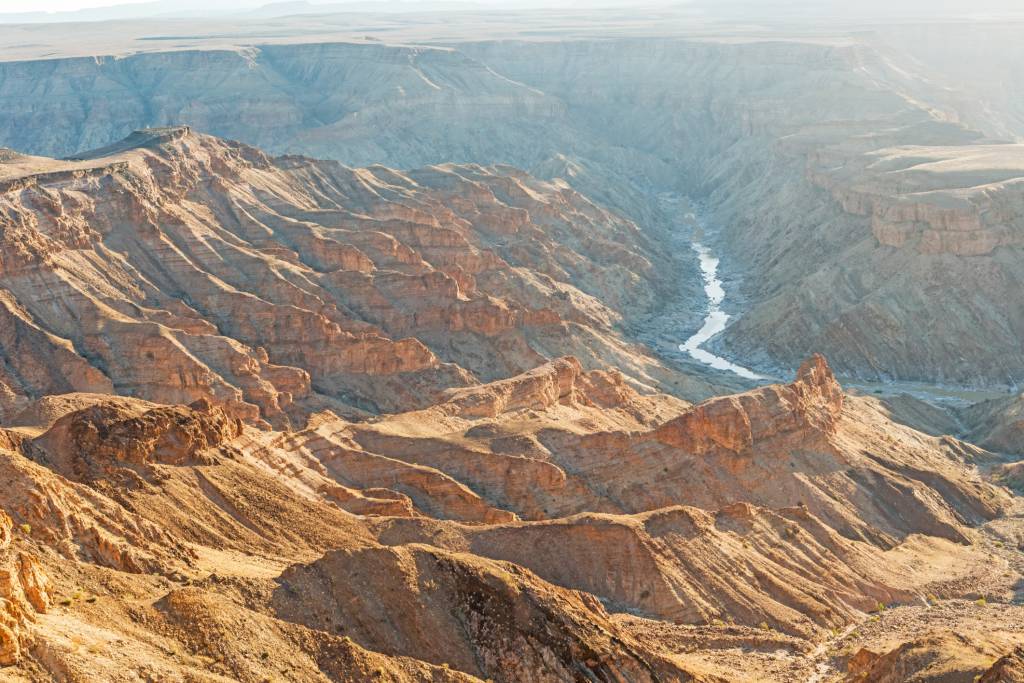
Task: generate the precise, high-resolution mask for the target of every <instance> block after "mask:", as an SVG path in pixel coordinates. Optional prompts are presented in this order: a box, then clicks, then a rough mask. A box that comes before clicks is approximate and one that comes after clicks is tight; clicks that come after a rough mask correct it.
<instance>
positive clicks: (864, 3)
mask: <svg viewBox="0 0 1024 683" xmlns="http://www.w3.org/2000/svg"><path fill="white" fill-rule="evenodd" d="M283 1H288V0H283ZM306 1H307V2H309V3H310V4H335V3H345V2H356V3H357V4H358V5H361V6H362V7H364V8H365V6H366V5H369V4H373V5H380V6H381V8H382V9H383V8H385V7H387V6H389V5H390V6H391V7H392V8H395V7H396V6H398V7H405V8H408V7H409V6H417V5H423V6H426V5H430V4H433V3H436V2H438V1H440V2H441V3H442V4H449V3H451V4H461V2H465V3H466V4H468V5H477V6H495V5H519V6H541V7H543V6H545V2H543V1H538V0H532V1H531V0H455V1H454V2H451V0H448V1H447V2H446V1H445V0H306ZM549 1H550V2H551V4H552V5H558V6H561V7H565V6H586V5H608V4H621V5H622V6H629V5H630V4H632V3H634V2H637V0H619V2H618V3H615V2H612V1H611V0H571V2H566V1H564V0H563V1H558V0H549ZM641 1H642V2H643V4H646V5H651V4H661V3H660V2H658V0H653V1H652V0H641ZM669 1H670V0H661V2H665V3H667V2H669ZM672 1H673V2H678V3H679V4H687V3H689V4H696V5H708V4H709V5H710V6H711V7H721V8H723V9H724V8H727V7H731V8H736V7H746V8H750V9H754V8H757V9H763V8H765V7H773V8H778V9H783V10H785V9H789V10H793V9H794V8H796V7H801V8H805V9H806V8H813V10H812V13H813V14H820V13H825V14H830V13H838V14H845V13H847V12H848V11H849V9H850V8H851V7H859V8H860V10H861V11H867V12H870V13H875V12H878V11H881V13H882V14H891V13H892V12H893V11H900V10H904V9H906V10H914V11H916V12H917V13H923V14H924V15H926V16H927V15H939V14H942V13H947V12H950V11H953V12H955V13H961V12H971V11H986V10H997V11H1002V12H1005V11H1008V10H1009V11H1012V12H1013V13H1014V14H1016V13H1017V12H1020V11H1021V9H1022V8H1024V0H672ZM275 2H282V0H0V15H2V14H14V13H25V12H69V11H75V10H82V9H95V8H100V7H114V6H122V7H124V11H128V12H129V13H130V14H136V13H137V12H138V11H140V10H142V11H145V10H144V9H143V8H146V6H147V5H149V6H150V7H149V12H146V13H148V14H151V13H152V11H153V9H155V8H157V7H158V8H159V11H160V12H167V11H168V10H171V11H174V10H179V11H180V10H188V11H192V10H201V11H202V12H203V13H206V12H214V13H216V12H217V11H218V10H220V11H229V10H237V9H249V8H255V7H259V6H261V5H266V4H271V3H275ZM131 5H136V6H137V9H136V10H135V11H134V12H133V11H131V8H130V6H131ZM154 6H155V7H154ZM121 11H122V10H118V11H117V13H118V14H120V12H121ZM801 11H803V10H801ZM98 18H110V15H109V13H104V14H103V15H102V16H100V17H98Z"/></svg>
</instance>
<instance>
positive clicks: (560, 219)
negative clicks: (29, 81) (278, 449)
mask: <svg viewBox="0 0 1024 683" xmlns="http://www.w3.org/2000/svg"><path fill="white" fill-rule="evenodd" d="M80 157H81V158H80V160H78V161H68V162H56V161H54V160H33V159H31V158H29V159H28V160H26V159H25V158H20V157H19V159H20V161H18V162H17V163H15V162H8V163H6V164H0V176H3V177H6V178H8V179H10V180H12V181H13V180H15V179H18V180H20V181H22V182H20V183H13V182H12V184H11V185H10V187H8V188H7V190H6V191H5V192H4V193H3V195H2V198H0V203H2V204H3V207H4V217H3V219H2V221H0V273H2V280H0V282H2V285H3V287H2V289H0V316H4V317H5V319H6V320H8V321H9V324H7V325H5V326H4V327H3V329H4V332H0V354H3V358H5V359H7V360H5V361H4V363H3V364H2V365H0V409H2V410H3V411H4V415H5V416H7V419H10V417H13V415H14V414H16V413H17V412H18V411H19V410H20V409H22V408H23V407H24V406H25V405H26V403H27V402H28V401H30V400H32V399H35V398H38V397H40V396H44V395H47V394H55V393H66V392H69V391H79V392H93V393H104V392H113V391H116V392H117V393H130V394H132V395H135V396H138V397H140V398H144V399H147V400H158V401H161V402H169V403H190V402H192V401H195V400H199V399H206V400H210V401H212V402H213V403H216V404H218V405H222V406H224V407H225V408H226V409H227V410H228V411H229V412H230V413H231V414H232V415H233V416H236V417H239V418H241V419H244V420H247V421H250V422H252V421H258V420H264V421H269V422H272V423H274V424H278V425H287V424H289V421H290V419H293V418H294V419H297V420H300V421H302V420H304V419H305V417H306V416H308V415H309V414H310V413H311V412H314V411H315V410H317V409H322V408H333V409H335V410H337V411H339V412H343V413H346V414H353V415H356V414H364V413H365V412H366V411H370V412H378V411H381V410H392V411H393V410H397V409H408V408H409V407H410V406H417V405H418V406H424V407H425V406H426V405H429V404H431V403H434V402H436V401H438V400H440V398H441V397H442V394H443V392H444V391H445V390H448V389H451V388H457V387H464V386H470V385H473V384H475V383H477V382H478V381H479V380H481V379H482V380H491V379H496V378H501V377H507V376H509V375H512V374H516V373H518V372H522V371H524V370H528V369H531V368H532V367H534V366H535V365H537V364H538V363H541V362H543V361H544V360H545V359H546V358H547V357H550V355H551V354H553V353H554V354H555V355H558V354H559V353H566V352H572V353H576V354H577V355H579V356H580V357H581V358H583V359H584V362H585V363H587V364H588V365H590V366H591V367H596V366H605V365H617V366H621V367H623V368H624V369H625V370H626V371H627V372H629V373H630V375H631V376H632V377H633V378H635V379H636V380H637V381H639V382H644V383H657V382H660V381H668V380H670V379H672V378H675V381H676V382H678V381H680V377H681V376H680V375H679V374H678V373H677V372H675V371H673V370H671V369H670V368H669V367H667V366H665V365H664V364H662V363H660V362H659V361H657V360H656V359H654V358H653V357H652V356H650V355H648V354H645V352H644V351H643V350H642V349H639V348H638V347H629V346H627V345H626V344H625V343H624V341H623V339H622V337H621V332H620V331H619V330H618V329H617V326H618V325H620V324H621V323H622V322H623V320H624V318H625V315H626V313H625V312H626V311H630V312H631V313H635V312H636V311H638V310H642V309H644V308H645V307H649V306H651V305H652V303H653V298H652V296H651V295H652V287H655V288H656V287H659V286H662V285H660V284H658V279H657V274H656V272H655V269H654V266H653V265H652V262H651V258H652V257H649V255H650V254H653V253H654V249H653V247H652V245H651V244H650V243H649V242H648V240H647V238H646V237H645V236H644V235H643V234H642V233H641V232H640V231H639V229H638V228H637V226H636V225H634V224H633V223H630V222H629V221H626V220H624V219H622V218H620V217H618V216H616V215H615V214H613V213H610V212H609V211H607V210H605V209H602V208H600V207H598V206H596V205H595V204H593V203H591V202H590V201H589V200H587V199H585V198H584V197H582V196H581V195H579V194H578V193H576V192H574V191H573V190H571V189H570V188H569V187H568V186H567V185H565V184H564V183H547V182H542V181H539V180H536V179H534V178H531V177H530V176H528V175H526V174H524V173H522V172H519V171H515V170H514V169H510V168H502V169H497V168H482V167H477V166H463V167H460V166H452V165H448V166H438V167H431V168H427V169H422V170H419V171H415V172H411V173H409V174H402V173H399V172H396V171H392V170H389V169H385V168H382V167H374V168H369V169H350V168H347V167H344V166H341V165H340V164H337V163H333V162H318V161H314V160H311V159H306V158H302V157H282V158H279V159H270V158H268V157H266V156H265V155H263V154H262V153H261V152H259V151H258V150H255V149H253V148H250V147H245V146H242V145H239V144H237V143H231V142H226V141H222V140H218V139H215V138H210V137H205V136H201V135H197V134H195V133H193V132H191V131H189V130H188V129H186V128H175V129H167V130H155V131H144V132H139V133H136V134H135V135H134V136H133V137H130V138H128V139H126V140H125V141H124V142H122V143H119V144H118V145H114V146H113V147H110V148H106V149H102V150H97V151H96V152H94V153H88V154H84V155H80ZM65 166H66V167H68V168H69V169H72V170H69V171H68V175H59V174H57V175H55V173H56V171H54V170H53V169H54V168H63V167H65ZM38 168H43V169H48V170H47V171H46V172H45V173H42V172H39V171H36V170H35V169H38ZM82 169H87V170H88V171H89V172H88V173H85V171H84V170H82ZM72 171H73V172H72ZM83 174H84V175H83ZM653 258H656V257H653ZM54 297H58V298H61V299H62V300H63V302H64V305H63V306H62V307H58V308H53V307H49V306H48V305H46V304H45V302H46V301H50V300H52V299H53V298H54ZM29 349H31V350H32V352H31V353H28V352H27V351H28V350H29ZM683 381H687V380H685V379H683ZM690 384H691V385H693V386H699V384H700V383H699V382H693V381H690Z"/></svg>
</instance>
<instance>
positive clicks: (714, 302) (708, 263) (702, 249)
mask: <svg viewBox="0 0 1024 683" xmlns="http://www.w3.org/2000/svg"><path fill="white" fill-rule="evenodd" d="M683 220H684V222H685V223H687V224H689V225H690V226H692V228H693V232H694V237H695V239H694V241H692V242H690V248H691V249H693V250H694V251H695V252H697V257H698V258H699V259H700V272H701V278H702V279H703V280H704V293H705V294H706V295H707V298H708V303H707V313H706V314H705V316H704V324H703V325H701V328H700V329H699V330H697V332H696V333H695V334H694V335H693V336H691V337H690V338H689V339H687V340H686V341H685V342H684V343H682V344H680V345H679V350H680V351H682V352H684V353H688V354H690V356H691V357H692V358H694V359H695V360H698V361H700V362H701V363H704V364H705V365H708V366H710V367H712V368H715V369H716V370H725V371H727V372H731V373H733V374H736V375H739V376H740V377H744V378H746V379H754V380H757V379H767V378H766V377H765V376H764V375H759V374H757V373H756V372H754V371H753V370H751V369H750V368H745V367H743V366H742V365H737V364H736V363H733V362H732V361H729V360H727V359H725V358H722V357H721V356H716V355H715V354H713V353H711V352H710V351H707V350H705V349H703V348H701V347H702V346H703V345H704V344H706V343H707V342H709V341H711V340H712V339H714V338H715V337H716V336H717V335H718V334H720V333H721V332H722V330H724V329H725V326H726V323H728V322H729V314H728V313H726V312H725V311H723V310H722V302H723V301H724V300H725V288H724V287H722V281H721V280H720V279H719V278H718V263H719V261H718V257H717V256H715V255H714V253H712V251H711V249H710V247H707V246H706V245H704V244H703V243H701V242H700V241H699V240H698V239H697V236H698V235H699V234H700V233H701V232H703V230H702V228H703V226H702V225H701V223H700V221H699V219H698V218H697V216H696V214H694V213H687V214H686V216H685V217H684V219H683Z"/></svg>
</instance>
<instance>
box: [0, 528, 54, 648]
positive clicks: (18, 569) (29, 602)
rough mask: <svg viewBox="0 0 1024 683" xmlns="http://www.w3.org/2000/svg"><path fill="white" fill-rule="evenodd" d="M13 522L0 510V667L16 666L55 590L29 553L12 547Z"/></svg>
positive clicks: (22, 532) (48, 607) (21, 532)
mask: <svg viewBox="0 0 1024 683" xmlns="http://www.w3.org/2000/svg"><path fill="white" fill-rule="evenodd" d="M28 531H30V530H26V529H24V528H22V529H19V530H18V531H17V532H15V529H14V522H13V521H12V520H11V518H10V516H9V515H8V514H7V513H6V512H4V511H3V510H2V509H0V666H10V665H12V664H17V663H18V661H19V660H20V659H21V656H22V652H23V650H24V648H25V647H26V645H27V644H28V643H29V642H30V640H31V631H32V626H33V623H34V622H35V621H36V615H37V614H45V613H46V612H47V611H49V609H50V606H51V603H52V600H53V592H54V587H53V584H52V583H51V581H50V579H49V577H48V576H47V575H46V572H45V571H44V570H43V568H42V566H41V565H40V562H39V560H37V559H36V558H35V557H34V556H33V555H31V554H30V553H28V552H26V551H23V550H18V551H15V550H13V549H12V548H11V544H12V540H13V538H12V536H13V535H14V534H15V533H18V534H20V536H24V535H25V534H26V533H27V532H28Z"/></svg>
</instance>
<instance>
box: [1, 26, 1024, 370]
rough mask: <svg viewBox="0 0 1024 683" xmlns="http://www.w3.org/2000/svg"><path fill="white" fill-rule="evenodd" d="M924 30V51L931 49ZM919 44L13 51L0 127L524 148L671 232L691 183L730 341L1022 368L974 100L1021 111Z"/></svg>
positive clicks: (355, 157)
mask: <svg viewBox="0 0 1024 683" xmlns="http://www.w3.org/2000/svg"><path fill="white" fill-rule="evenodd" d="M922 30H923V29H922ZM887 40H888V42H887ZM915 46H916V47H915ZM926 47H927V43H926V41H925V40H924V38H921V39H919V40H918V41H917V42H916V43H914V44H913V45H908V46H907V50H911V48H914V49H915V50H916V51H915V52H914V53H913V54H915V55H918V56H919V57H921V59H922V60H924V62H925V63H928V60H927V59H925V56H926V55H927V50H926ZM965 49H966V48H965ZM972 49H974V52H975V53H976V52H978V49H975V48H972ZM979 49H980V48H979ZM972 54H973V53H972ZM922 55H924V56H922ZM899 58H900V56H899V54H898V53H897V52H896V51H895V49H894V48H893V47H892V45H891V39H886V36H885V35H884V34H879V35H876V36H873V37H872V39H871V40H865V41H862V42H859V43H858V42H850V41H845V42H844V41H833V42H832V43H828V42H817V43H815V42H810V41H808V42H798V41H795V40H789V41H781V40H780V41H773V42H743V41H736V42H713V41H687V40H670V39H657V40H643V41H641V40H628V39H616V40H593V41H560V42H516V41H502V42H489V43H460V44H457V45H454V46H428V47H392V46H387V45H376V44H369V45H366V44H364V45H356V44H317V45H267V46H261V47H258V48H246V49H238V50H227V49H225V50H210V51H200V50H191V51H179V52H166V53H147V54H139V55H134V56H127V57H123V58H118V59H108V58H96V59H67V60H49V61H23V62H4V63H0V94H2V95H3V97H2V99H0V113H2V116H0V122H2V123H0V143H2V144H5V145H8V146H10V147H13V148H16V149H18V150H19V151H22V152H30V153H42V154H47V155H67V154H72V153H74V152H76V151H78V150H81V149H85V148H89V147H95V146H98V145H101V144H106V143H109V142H112V141H114V140H117V139H119V138H120V137H122V136H123V135H125V134H127V133H128V132H129V131H130V130H133V129H135V128H139V127H141V126H149V125H163V124H179V123H183V124H190V125H192V126H194V127H195V128H196V129H198V130H201V131H203V132H209V133H214V134H218V135H223V136H227V137H231V138H236V139H240V140H243V141H246V142H249V143H256V144H259V145H261V146H263V147H265V148H266V149H268V150H270V151H272V152H292V153H294V152H298V153H304V154H311V155H314V156H317V157H321V158H330V159H338V160H341V161H343V162H345V163H349V164H354V165H363V164H369V163H384V164H386V165H389V166H391V167H398V168H412V167H417V166H421V165H424V164H435V163H442V162H452V161H454V162H472V163H484V164H492V163H495V162H503V163H509V164H513V165H515V166H517V167H520V168H524V169H527V170H530V171H531V172H532V173H534V174H535V175H537V176H539V177H541V178H546V179H551V178H564V179H566V180H567V181H568V182H570V183H571V184H572V185H573V187H575V188H577V189H579V190H581V191H583V192H584V193H586V194H587V195H588V196H590V197H591V198H592V199H594V200H595V201H597V202H599V203H601V204H604V205H606V206H610V207H612V208H614V209H616V210H618V211H620V212H622V213H624V214H625V215H626V216H628V217H630V218H632V219H633V220H635V221H636V222H637V223H638V224H639V225H641V226H642V229H643V230H644V231H645V233H646V234H647V235H648V237H649V239H651V240H652V241H655V242H658V241H663V240H664V234H665V233H664V231H665V230H666V229H668V226H669V225H670V224H671V217H670V216H666V215H665V214H664V213H663V212H662V211H661V210H660V209H659V206H658V202H656V201H653V198H652V195H653V193H656V192H665V191H672V192H680V193H685V194H689V195H691V196H694V197H696V198H700V199H703V201H704V202H705V204H706V205H707V207H708V208H709V210H710V211H711V212H712V216H713V221H714V222H715V223H717V224H720V225H721V226H722V233H721V235H720V242H721V244H719V245H716V247H717V248H718V249H719V250H720V252H721V253H722V255H723V256H725V261H724V268H725V271H726V275H728V276H730V278H737V276H739V275H742V280H741V285H739V286H740V287H741V288H742V290H741V292H740V293H741V294H742V298H743V299H744V300H745V301H746V302H747V303H748V304H749V306H748V308H747V309H745V310H744V311H743V315H742V316H741V317H740V319H739V321H738V323H737V324H735V325H733V326H732V327H731V328H730V329H729V330H728V331H727V333H726V335H724V337H723V338H722V339H720V340H718V342H717V344H718V346H719V350H720V351H724V352H726V353H727V354H728V355H733V356H736V357H742V358H744V359H745V362H746V363H747V364H748V365H751V364H752V365H755V366H757V367H760V368H762V369H764V370H777V371H782V370H791V369H792V368H794V367H795V366H796V364H798V363H799V361H800V360H801V359H802V358H803V357H805V356H806V355H807V354H808V353H810V352H812V351H821V352H824V353H827V354H828V356H829V358H830V359H832V362H833V364H834V365H835V366H836V368H837V370H839V371H840V372H841V373H843V374H845V375H851V376H856V377H864V378H870V379H880V378H881V379H916V380H924V381H932V382H949V383H957V384H993V383H996V384H1007V383H1011V384H1012V383H1015V382H1018V381H1020V380H1022V379H1024V356H1022V353H1021V350H1020V347H1019V344H1017V343H1016V340H1017V339H1019V338H1020V335H1021V333H1022V332H1024V318H1022V315H1021V311H1020V308H1019V307H1017V306H1015V305H1013V303H1012V302H1013V296H1012V292H1013V291H1015V287H1016V284H1017V283H1019V282H1020V281H1021V278H1022V273H1021V272H1020V266H1019V264H1020V263H1021V262H1022V259H1020V258H1019V251H1020V246H1021V237H1020V235H1021V220H1022V219H1021V199H1020V186H1021V185H1020V181H1019V179H1020V178H1021V177H1022V176H1024V173H1022V169H1024V159H1022V155H1024V153H1022V152H1021V148H1020V147H1019V146H1017V145H1011V144H1002V143H999V142H998V141H991V140H988V139H986V138H984V137H983V135H982V134H981V133H979V132H974V131H972V130H971V129H969V128H966V127H965V126H964V124H963V123H960V122H959V121H968V122H970V123H972V124H974V125H977V126H978V127H979V128H982V129H985V130H992V131H998V130H1010V129H1012V127H1013V123H1012V121H1011V120H1010V119H1005V120H1000V121H996V120H995V119H991V118H990V119H986V118H984V117H983V116H981V115H980V114H978V113H975V114H974V115H970V112H967V111H966V110H962V109H958V108H957V107H956V106H954V105H953V104H951V103H950V102H947V101H942V99H941V98H940V97H939V96H938V95H936V94H934V93H937V92H939V91H941V92H946V90H942V89H936V88H934V87H932V88H929V87H925V85H922V80H921V79H925V78H926V77H927V73H931V72H927V70H925V71H924V72H922V74H923V75H921V76H920V77H917V76H914V74H913V73H911V72H907V73H902V74H901V73H900V72H899V69H898V66H899V61H898V60H899ZM894 60H895V61H894ZM932 61H934V60H932ZM922 68H923V67H922ZM915 73H916V72H915ZM979 87H980V86H979ZM985 92H988V91H985ZM929 93H932V94H929ZM933 95H934V96H933ZM929 98H930V99H929ZM114 103H116V106H114ZM676 263H677V265H676V266H675V267H669V268H666V270H668V271H672V272H673V273H674V274H675V276H676V283H677V285H676V286H677V287H679V289H680V290H681V291H682V292H683V293H684V296H682V297H680V298H679V300H678V301H672V302H671V303H672V305H673V306H674V307H675V308H678V309H686V310H687V313H686V315H685V316H684V327H686V326H696V325H697V324H698V323H697V320H698V314H699V291H698V290H697V288H696V278H694V277H692V275H693V274H694V273H695V270H694V267H693V264H692V263H689V261H688V260H687V259H685V258H683V259H682V260H678V259H677V261H676ZM684 283H688V284H684ZM734 288H735V287H734ZM936 288H941V289H942V291H943V303H942V305H939V304H938V302H937V301H936V300H935V297H934V296H933V294H931V293H932V292H934V291H936ZM683 334H685V330H683V331H681V334H680V336H683ZM898 340H899V341H898ZM940 340H941V341H940Z"/></svg>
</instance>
